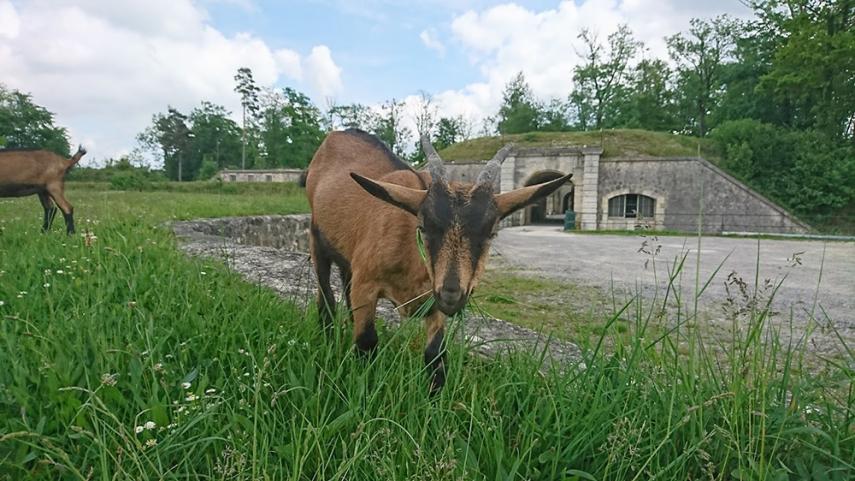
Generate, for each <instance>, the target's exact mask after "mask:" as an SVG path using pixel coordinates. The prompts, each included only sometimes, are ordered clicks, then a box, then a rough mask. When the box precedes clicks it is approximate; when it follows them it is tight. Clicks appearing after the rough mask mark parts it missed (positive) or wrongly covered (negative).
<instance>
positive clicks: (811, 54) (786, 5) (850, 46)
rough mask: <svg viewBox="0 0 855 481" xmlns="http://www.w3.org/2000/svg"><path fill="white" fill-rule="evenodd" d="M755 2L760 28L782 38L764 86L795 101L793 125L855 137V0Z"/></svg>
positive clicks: (783, 100) (787, 100)
mask: <svg viewBox="0 0 855 481" xmlns="http://www.w3.org/2000/svg"><path fill="white" fill-rule="evenodd" d="M753 5H754V8H755V12H756V13H757V16H758V18H759V21H758V22H757V30H758V31H761V32H768V33H767V36H771V37H772V38H774V39H775V40H777V45H776V47H777V48H776V49H775V51H774V56H773V59H772V64H771V67H770V68H769V71H768V73H766V74H765V75H764V76H763V77H762V79H761V81H760V90H761V91H764V92H769V93H771V94H772V95H773V96H774V97H775V98H777V99H778V100H779V102H780V103H784V104H787V103H788V104H790V105H791V109H790V113H791V118H790V119H789V124H790V125H792V126H794V127H797V128H810V127H816V128H817V129H819V130H820V131H821V132H825V133H826V134H828V135H830V136H832V137H838V138H843V137H848V138H850V139H852V140H853V141H855V75H853V72H855V1H853V0H836V1H827V0H791V1H786V2H784V1H782V0H766V1H758V2H755V3H754V4H753Z"/></svg>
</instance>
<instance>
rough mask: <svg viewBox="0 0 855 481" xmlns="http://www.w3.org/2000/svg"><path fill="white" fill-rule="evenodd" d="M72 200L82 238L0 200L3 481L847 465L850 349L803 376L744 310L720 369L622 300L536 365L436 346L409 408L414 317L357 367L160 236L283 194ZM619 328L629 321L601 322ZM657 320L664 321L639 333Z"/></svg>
mask: <svg viewBox="0 0 855 481" xmlns="http://www.w3.org/2000/svg"><path fill="white" fill-rule="evenodd" d="M69 198H70V199H71V201H72V202H73V203H74V204H75V206H76V209H77V213H78V217H79V218H80V230H81V231H83V230H84V229H86V230H91V232H92V233H93V234H94V235H95V236H96V239H94V241H93V240H92V238H91V236H90V238H89V239H90V241H89V242H88V243H87V242H86V241H85V238H84V237H83V236H81V235H76V236H73V237H66V236H65V235H63V234H62V233H61V232H60V229H59V228H57V227H56V226H54V230H53V232H51V233H50V234H48V235H43V234H41V233H40V232H39V230H38V224H39V220H40V214H39V212H38V211H39V208H38V202H37V201H36V200H35V199H21V200H15V201H6V200H4V201H2V202H0V227H2V232H0V262H2V264H0V270H2V273H0V300H2V301H4V304H3V306H0V366H2V369H0V480H4V481H5V480H15V481H17V480H25V479H39V480H42V479H44V480H47V479H50V480H54V479H63V480H65V479H69V480H78V479H79V480H84V479H85V480H90V479H91V480H110V479H134V480H150V479H151V480H154V479H215V480H225V479H236V480H259V479H289V480H310V479H317V480H321V479H323V480H337V479H338V480H343V479H348V480H362V479H365V480H373V479H384V480H385V479H389V480H405V479H406V480H411V479H416V480H417V479H448V480H452V479H454V480H458V479H465V480H470V479H474V480H495V479H503V480H504V479H520V480H523V479H538V480H539V479H544V480H561V479H563V480H581V479H595V480H610V479H622V480H623V479H626V480H634V479H644V480H650V479H675V480H686V479H720V480H725V479H743V480H746V479H752V480H754V479H758V480H760V479H769V480H777V479H816V480H824V479H829V480H844V479H851V473H852V472H853V470H855V431H853V419H855V409H853V408H855V392H853V387H852V379H853V371H852V366H853V365H855V364H853V363H855V357H853V355H852V353H851V352H849V353H848V354H847V353H846V352H845V351H843V352H844V354H846V355H847V356H848V357H846V358H845V360H844V361H843V362H840V363H838V364H837V365H832V364H829V365H827V367H826V369H825V370H823V371H822V372H819V373H816V372H813V373H810V374H808V373H807V372H806V371H805V370H804V369H803V366H802V359H803V355H804V352H805V349H806V347H805V344H806V343H807V341H803V342H802V343H799V344H794V345H790V344H784V343H782V342H780V338H779V337H776V336H775V335H774V332H770V331H769V330H767V329H765V328H764V327H765V323H766V317H765V316H766V313H765V311H764V310H763V309H762V308H761V309H757V310H755V311H754V312H753V314H752V315H750V316H749V317H748V318H747V319H744V320H743V321H740V322H736V321H735V322H734V325H733V335H732V339H731V341H730V343H728V344H727V345H724V346H721V347H722V348H723V349H724V352H725V354H726V359H727V363H726V364H720V363H719V362H718V360H717V359H718V358H713V357H711V356H710V355H709V354H707V353H708V350H707V349H706V347H705V346H704V345H703V344H701V343H700V341H699V340H697V339H698V338H696V337H695V336H694V335H693V333H692V331H691V330H689V329H688V328H687V327H685V326H686V323H687V321H688V320H690V319H691V318H690V316H689V317H685V316H686V315H685V311H684V310H683V311H680V312H678V313H677V314H676V315H675V316H676V317H670V318H663V317H661V316H660V315H659V313H661V312H662V311H661V310H660V309H657V308H656V305H655V304H643V303H642V301H641V300H640V298H639V299H638V300H636V301H635V302H633V303H630V304H629V305H627V306H618V309H617V311H618V312H612V313H611V314H603V317H601V318H600V322H601V328H602V332H603V337H601V338H599V339H595V340H594V341H593V342H592V343H590V344H589V345H588V346H587V349H586V354H585V359H584V362H585V365H586V369H585V370H581V371H580V370H576V369H567V370H565V371H562V372H559V371H557V370H552V371H548V372H546V373H544V374H540V373H538V370H537V365H538V363H537V356H536V355H535V356H531V355H529V354H527V353H517V354H509V355H507V356H505V357H503V358H501V359H499V360H490V361H486V360H480V359H478V358H475V357H472V356H469V355H467V352H466V348H465V347H463V346H461V345H458V344H453V345H452V346H450V352H449V378H448V384H447V387H446V389H445V390H444V391H443V392H442V393H441V394H440V395H439V396H438V397H436V398H430V397H429V396H428V394H427V380H426V376H425V373H424V372H423V370H422V353H421V350H420V348H419V347H417V346H416V347H412V346H413V344H414V339H417V338H418V337H419V336H420V325H419V322H417V321H412V322H407V323H406V324H405V326H404V327H403V328H402V329H400V330H397V331H394V332H393V331H386V330H381V333H380V336H381V349H380V351H379V352H378V353H377V355H376V356H375V357H373V358H372V359H362V358H359V357H358V356H355V355H354V352H353V350H352V349H351V346H350V342H349V337H350V334H349V330H348V329H347V327H345V326H343V325H342V323H339V328H338V329H337V331H336V333H335V336H334V338H333V339H326V338H325V337H324V336H323V335H322V334H321V333H320V329H319V328H318V326H317V321H316V319H315V315H314V314H313V313H312V312H304V311H303V310H301V309H299V308H296V307H295V306H294V305H291V304H289V303H287V302H283V301H282V300H281V299H279V298H278V297H276V296H275V295H274V294H273V293H272V292H271V291H269V290H267V289H264V288H260V287H257V286H254V285H251V284H248V283H246V282H244V281H242V280H241V279H239V278H238V276H237V275H235V274H234V273H231V272H229V271H228V270H227V269H226V268H224V267H223V266H222V265H221V264H219V263H217V262H211V261H204V260H198V259H191V258H187V257H185V256H184V255H182V254H181V253H179V252H178V251H177V250H176V249H175V242H174V239H173V237H172V235H171V234H170V233H169V232H168V231H167V230H165V229H164V228H163V227H161V226H162V224H163V222H164V221H166V220H169V219H171V218H184V217H191V216H216V215H238V214H251V213H262V212H267V213H269V212H289V211H297V210H303V209H304V208H305V204H304V203H302V202H303V201H302V200H300V199H299V196H296V195H291V196H282V195H272V194H269V193H265V192H261V193H258V192H255V193H252V192H249V193H244V194H199V193H196V194H187V193H170V192H153V193H122V192H84V191H81V190H72V191H71V192H70V193H69ZM87 219H88V222H87V221H86V220H87ZM495 286H496V287H499V288H502V289H504V288H508V289H511V288H513V283H506V284H502V283H500V282H498V281H497V284H495ZM507 295H508V296H514V295H515V294H514V293H513V292H508V293H507ZM663 295H664V293H663ZM19 296H20V297H19ZM673 301H674V298H673V292H672V293H671V295H670V296H669V299H668V302H673ZM681 302H683V303H688V304H691V300H681ZM624 307H625V308H624ZM668 312H670V311H668ZM665 315H667V316H671V315H672V314H665ZM618 318H626V319H629V320H630V321H629V322H631V323H632V325H631V330H632V332H633V333H635V334H636V335H635V336H632V337H627V336H625V335H624V334H621V333H620V332H617V331H619V330H618V329H617V328H616V327H615V325H616V323H618V322H619V321H618ZM663 326H672V327H673V326H677V327H676V328H675V329H668V330H665V334H663V335H652V333H653V332H657V333H658V332H662V330H661V328H662V327H663ZM607 340H608V341H609V342H611V345H610V347H609V349H608V350H605V349H603V348H602V343H603V342H605V341H607ZM693 340H694V341H693ZM678 341H679V342H678ZM680 343H682V345H685V344H686V343H688V345H689V346H690V348H689V349H688V351H687V352H678V350H677V348H676V346H677V345H678V344H680ZM841 349H843V345H842V344H841ZM182 383H186V384H184V385H182ZM149 422H151V423H154V424H153V425H151V426H152V429H146V428H145V426H146V423H149ZM138 426H139V427H140V428H139V429H141V431H140V432H139V433H137V432H136V428H137V427H138Z"/></svg>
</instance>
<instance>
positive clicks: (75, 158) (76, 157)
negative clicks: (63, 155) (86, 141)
mask: <svg viewBox="0 0 855 481" xmlns="http://www.w3.org/2000/svg"><path fill="white" fill-rule="evenodd" d="M84 155H86V149H84V148H83V146H82V145H80V146H78V147H77V152H76V153H75V154H74V155H73V156H72V157H71V160H69V161H68V167H67V168H66V170H68V169H70V168H72V167H74V166H75V165H77V163H78V162H80V159H82V158H83V156H84Z"/></svg>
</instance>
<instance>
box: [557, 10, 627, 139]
mask: <svg viewBox="0 0 855 481" xmlns="http://www.w3.org/2000/svg"><path fill="white" fill-rule="evenodd" d="M579 38H580V39H582V42H583V43H584V45H585V50H584V52H583V53H580V56H581V57H583V58H584V59H585V62H584V63H583V64H581V65H578V66H576V68H575V69H574V70H573V84H574V88H573V92H572V93H571V94H570V102H571V104H572V105H573V107H574V110H575V112H576V115H577V121H578V127H579V128H581V129H582V130H588V129H591V128H594V129H600V128H605V127H614V126H616V125H619V124H620V123H621V122H622V115H623V113H624V112H623V110H624V109H625V107H626V97H627V93H628V91H629V88H628V86H627V84H626V82H627V79H628V76H629V75H628V74H629V67H628V66H629V62H630V61H631V60H632V59H633V58H634V57H635V54H636V52H637V51H638V48H639V47H640V46H641V43H640V42H638V41H636V40H635V39H634V38H633V37H632V31H630V29H629V27H627V26H626V25H620V26H619V27H618V29H617V31H615V32H614V33H612V34H611V35H609V37H608V42H607V45H603V44H602V43H600V41H599V40H598V39H597V37H596V35H594V34H593V33H591V31H590V30H588V29H583V30H582V33H580V34H579Z"/></svg>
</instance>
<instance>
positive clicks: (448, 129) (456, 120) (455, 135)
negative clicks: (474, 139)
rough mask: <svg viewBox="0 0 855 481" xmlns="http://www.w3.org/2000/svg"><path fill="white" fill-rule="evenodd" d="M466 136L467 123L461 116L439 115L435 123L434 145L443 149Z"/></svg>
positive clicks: (464, 138)
mask: <svg viewBox="0 0 855 481" xmlns="http://www.w3.org/2000/svg"><path fill="white" fill-rule="evenodd" d="M466 138H467V124H466V120H465V119H464V118H463V116H457V117H441V118H440V119H439V120H438V121H437V123H436V137H435V139H434V146H435V147H436V148H437V149H444V148H446V147H448V146H449V145H452V144H456V143H458V142H462V141H464V140H466Z"/></svg>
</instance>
